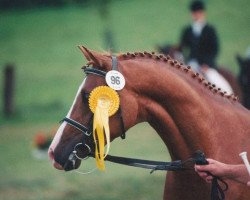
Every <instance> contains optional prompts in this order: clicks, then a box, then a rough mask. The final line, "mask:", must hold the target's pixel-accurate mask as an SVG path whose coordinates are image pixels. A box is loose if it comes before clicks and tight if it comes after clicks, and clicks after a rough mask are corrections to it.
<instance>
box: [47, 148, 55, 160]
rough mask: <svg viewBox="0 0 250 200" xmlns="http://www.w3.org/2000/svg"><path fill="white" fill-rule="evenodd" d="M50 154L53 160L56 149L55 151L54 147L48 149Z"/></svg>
mask: <svg viewBox="0 0 250 200" xmlns="http://www.w3.org/2000/svg"><path fill="white" fill-rule="evenodd" d="M48 156H49V159H50V160H51V161H53V160H54V151H53V149H52V148H49V150H48Z"/></svg>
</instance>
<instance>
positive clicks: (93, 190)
mask: <svg viewBox="0 0 250 200" xmlns="http://www.w3.org/2000/svg"><path fill="white" fill-rule="evenodd" d="M45 126H46V127H51V126H53V125H52V124H41V125H31V126H29V127H27V126H23V125H21V126H20V125H18V126H13V127H2V128H1V134H0V141H1V146H0V151H1V160H0V166H1V170H0V177H1V179H0V194H1V199H8V200H12V199H13V200H14V199H19V200H22V199H23V200H37V199H47V200H50V199H51V200H52V199H53V200H56V199H61V200H63V199H65V200H66V199H67V200H68V199H70V200H71V199H88V200H95V199H103V200H105V199H106V200H112V199H113V200H115V199H140V200H146V199H148V200H150V199H154V198H155V199H160V198H161V196H162V192H163V186H164V177H165V175H164V174H165V173H164V172H155V173H153V174H152V175H150V174H149V170H143V169H137V168H132V167H125V166H121V165H117V164H112V163H108V162H106V165H107V170H106V172H105V173H102V172H99V171H95V172H94V173H93V174H89V175H79V174H77V173H73V172H68V173H65V172H61V171H57V170H55V169H52V166H51V165H50V163H49V162H48V160H37V159H35V158H34V157H33V156H32V153H31V152H32V148H33V147H32V143H31V141H32V137H33V135H34V133H35V132H36V131H37V130H40V129H43V130H44V131H49V128H45ZM111 153H112V154H114V155H123V156H133V157H137V158H138V157H141V158H146V159H155V160H166V161H168V160H169V156H168V153H167V150H166V148H165V147H164V145H163V142H162V141H161V140H160V138H159V137H158V136H157V135H156V133H155V132H154V131H153V130H152V129H151V128H150V127H148V126H147V125H145V124H142V125H138V126H137V127H134V128H133V129H132V130H131V131H129V132H128V133H127V139H126V140H121V139H117V140H115V141H114V142H113V143H112V145H111ZM94 166H95V163H94V160H93V159H91V160H87V161H85V162H83V163H82V166H81V170H82V171H86V170H89V169H92V168H93V167H94Z"/></svg>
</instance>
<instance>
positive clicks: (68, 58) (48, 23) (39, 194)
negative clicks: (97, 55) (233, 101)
mask: <svg viewBox="0 0 250 200" xmlns="http://www.w3.org/2000/svg"><path fill="white" fill-rule="evenodd" d="M207 2H208V14H209V17H208V18H209V22H211V23H212V24H214V25H215V26H216V28H217V30H218V33H219V36H220V42H221V51H220V56H219V59H218V62H219V63H220V64H222V65H225V66H228V67H229V68H230V69H232V70H233V71H234V72H235V73H237V71H238V67H237V64H236V61H235V58H234V56H235V54H236V53H240V54H244V52H245V50H246V48H247V47H248V46H249V44H250V37H249V35H250V26H249V20H250V13H249V10H250V4H249V1H248V0H239V1H234V0H227V1H216V0H209V1H208V0H207ZM188 3H189V1H186V0H179V1H176V0H168V1H166V0H157V1H146V0H137V1H131V0H128V1H112V3H111V5H110V6H111V7H110V12H111V13H110V14H111V19H110V21H109V23H108V26H109V28H110V29H111V30H113V34H114V40H115V44H116V50H115V51H116V52H126V51H139V50H142V51H144V50H148V51H151V50H155V46H156V45H158V44H164V43H177V41H178V38H179V35H180V31H181V29H182V27H183V26H184V25H185V24H187V23H189V21H190V19H189V13H188V10H187V5H188ZM0 17H1V20H0V27H1V28H0V73H2V71H3V68H4V65H5V64H6V63H13V64H14V65H15V66H16V78H17V80H16V85H15V91H16V94H15V105H16V114H15V116H13V117H12V118H4V116H3V113H2V110H3V109H2V104H3V102H2V98H0V105H1V107H0V141H1V144H0V152H1V154H0V155H1V159H0V166H1V170H0V177H1V178H0V199H25V200H26V199H90V200H91V199H93V200H94V199H103V200H105V199H109V200H110V199H143V200H145V199H161V197H162V193H163V187H164V177H165V173H163V172H157V173H155V174H153V175H149V172H148V171H147V170H146V171H145V170H141V169H134V168H130V167H124V166H117V165H115V164H107V166H108V167H107V172H106V173H104V174H102V173H100V172H96V173H93V174H91V175H87V176H79V175H78V174H76V173H63V172H58V171H56V170H54V169H52V167H51V165H50V164H49V162H48V161H47V160H42V161H40V160H36V159H34V158H33V157H32V155H31V151H32V145H31V143H32V142H31V141H32V138H33V137H34V135H35V134H36V133H37V132H38V131H44V132H49V131H50V130H51V129H52V127H54V126H55V124H56V123H57V122H58V121H59V120H60V119H61V118H62V117H63V116H65V115H66V113H67V111H68V109H69V108H70V106H71V103H72V101H73V99H74V96H75V93H76V91H77V88H78V86H79V85H80V83H81V81H82V79H83V77H84V75H83V74H82V72H81V70H80V67H81V66H82V65H84V64H85V62H86V60H85V59H84V58H83V56H82V54H81V53H80V51H79V50H78V49H77V48H76V46H77V45H79V44H83V45H86V46H87V47H89V48H91V49H94V50H97V51H106V50H108V49H107V48H106V47H105V44H104V42H103V31H104V28H105V26H106V25H105V24H104V23H103V20H102V19H101V17H100V15H99V12H98V6H97V5H95V6H89V7H64V8H60V9H55V8H53V9H52V8H47V9H36V10H25V11H5V12H1V13H0ZM2 80H3V79H2V75H1V78H0V94H2V92H3V91H2V90H3V87H2V86H3V81H2ZM111 153H112V154H116V155H128V156H135V157H143V158H150V159H156V160H157V159H158V160H169V155H168V153H167V150H166V148H165V147H164V145H163V144H162V142H161V140H160V139H159V137H158V136H156V134H155V132H154V131H153V130H152V129H151V128H149V127H148V126H147V125H145V124H143V125H139V126H137V127H135V128H134V129H132V130H131V131H129V133H128V139H127V140H125V141H121V140H120V139H117V140H116V141H114V142H113V143H112V145H111ZM87 163H89V161H88V162H87ZM86 165H87V167H88V166H89V167H91V166H93V165H94V164H93V162H92V161H91V162H90V164H86ZM84 166H85V164H84Z"/></svg>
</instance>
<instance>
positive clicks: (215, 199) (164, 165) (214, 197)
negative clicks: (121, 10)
mask: <svg viewBox="0 0 250 200" xmlns="http://www.w3.org/2000/svg"><path fill="white" fill-rule="evenodd" d="M83 70H84V72H85V73H86V75H88V74H95V75H97V76H101V77H105V75H106V73H107V72H105V71H102V70H99V69H96V68H91V67H88V66H87V67H84V68H83ZM112 70H118V66H117V58H116V57H114V56H112ZM118 114H119V116H120V120H121V129H122V134H121V138H122V139H125V128H124V121H123V118H122V112H121V106H120V107H119V109H118ZM62 122H66V123H67V124H69V125H71V126H73V127H75V128H76V129H78V130H79V131H81V132H82V133H83V143H77V144H76V145H75V147H74V149H73V151H72V153H71V154H70V155H69V158H68V160H69V161H70V162H72V165H73V168H74V169H75V162H76V160H77V159H79V160H85V159H87V158H88V157H95V152H94V150H93V149H92V145H88V144H86V142H85V141H86V137H92V134H93V131H92V123H90V127H89V128H87V127H86V126H84V125H82V124H81V123H79V122H77V121H75V120H73V119H71V118H69V117H65V118H64V119H63V120H62ZM92 138H93V137H92ZM93 142H94V141H93ZM80 146H82V147H83V148H86V149H87V151H88V153H87V154H86V156H84V157H80V156H79V155H78V154H77V148H78V147H80ZM105 160H106V161H110V162H113V163H118V164H122V165H128V166H133V167H139V168H145V169H151V172H150V173H153V172H154V171H157V170H162V171H181V170H190V169H191V170H193V167H191V166H190V164H191V165H193V164H197V165H207V164H208V161H207V160H206V156H205V154H204V153H203V152H202V151H200V150H198V151H196V152H195V154H194V155H193V156H192V157H191V158H189V159H187V160H185V161H181V160H177V161H173V162H160V161H152V160H142V159H135V158H126V157H120V156H111V155H107V156H106V157H105ZM207 173H208V174H209V175H211V176H213V175H212V174H210V173H209V172H207ZM218 181H220V182H221V183H223V184H224V189H222V188H221V186H220V185H219V184H218ZM227 189H228V185H227V183H226V182H225V181H223V180H222V179H221V178H219V177H217V176H213V181H212V189H211V200H224V199H225V195H224V191H226V190H227Z"/></svg>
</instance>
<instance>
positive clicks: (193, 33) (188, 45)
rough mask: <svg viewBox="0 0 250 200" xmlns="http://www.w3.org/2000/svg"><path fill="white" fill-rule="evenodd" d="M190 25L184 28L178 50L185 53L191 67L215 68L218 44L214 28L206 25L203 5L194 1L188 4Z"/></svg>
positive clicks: (198, 1) (197, 0) (198, 0)
mask: <svg viewBox="0 0 250 200" xmlns="http://www.w3.org/2000/svg"><path fill="white" fill-rule="evenodd" d="M189 8H190V11H191V16H192V24H191V25H188V26H187V27H185V28H184V30H183V31H182V34H181V39H180V48H181V49H182V50H183V51H184V52H187V53H188V55H187V62H188V64H190V65H191V66H192V65H194V66H195V67H196V66H202V65H207V66H209V67H212V68H216V57H217V55H218V53H219V42H218V36H217V33H216V30H215V28H214V27H213V26H212V25H210V24H208V23H207V20H206V8H205V4H204V3H203V2H202V1H200V0H195V1H193V2H192V3H191V4H190V7H189Z"/></svg>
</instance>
